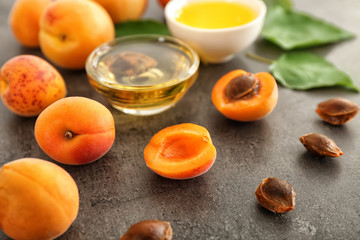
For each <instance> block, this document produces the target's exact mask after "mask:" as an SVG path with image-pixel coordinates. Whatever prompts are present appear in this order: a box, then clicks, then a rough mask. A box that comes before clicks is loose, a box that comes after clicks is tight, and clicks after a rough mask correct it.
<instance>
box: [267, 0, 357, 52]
mask: <svg viewBox="0 0 360 240" xmlns="http://www.w3.org/2000/svg"><path fill="white" fill-rule="evenodd" d="M261 34H262V37H263V38H265V39H267V40H269V41H270V42H272V43H275V44H277V45H278V46H279V47H281V48H282V49H285V50H290V49H298V48H306V47H314V46H318V45H322V44H327V43H333V42H338V41H341V40H346V39H350V38H352V37H354V35H353V34H352V33H350V32H348V31H345V30H342V29H341V28H338V27H337V26H335V25H333V24H330V23H327V22H325V21H323V20H321V19H317V18H314V17H312V16H310V15H308V14H305V13H301V12H296V11H294V10H290V9H285V8H283V7H280V6H276V7H273V8H271V9H270V10H269V11H268V14H267V16H266V20H265V24H264V28H263V31H262V33H261Z"/></svg>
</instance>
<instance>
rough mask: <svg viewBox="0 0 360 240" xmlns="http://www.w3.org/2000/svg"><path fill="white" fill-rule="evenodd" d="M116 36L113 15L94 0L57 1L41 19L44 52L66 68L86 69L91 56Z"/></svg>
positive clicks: (47, 8)
mask: <svg viewBox="0 0 360 240" xmlns="http://www.w3.org/2000/svg"><path fill="white" fill-rule="evenodd" d="M114 36H115V28H114V25H113V22H112V20H111V18H110V15H109V14H108V13H107V12H106V10H105V9H104V8H103V7H102V6H101V5H100V4H98V3H96V2H94V1H89V0H62V1H54V2H52V3H51V4H49V5H48V6H47V7H46V9H45V10H44V12H43V14H42V16H41V18H40V33H39V41H40V48H41V51H42V52H43V54H44V55H45V56H46V57H47V58H48V59H49V60H50V61H52V62H53V63H54V64H56V65H58V66H60V67H63V68H68V69H83V68H84V67H85V62H86V59H87V57H88V55H89V54H90V53H91V52H92V51H93V50H94V49H95V48H96V47H98V46H99V45H101V44H102V43H105V42H107V41H110V40H112V39H114Z"/></svg>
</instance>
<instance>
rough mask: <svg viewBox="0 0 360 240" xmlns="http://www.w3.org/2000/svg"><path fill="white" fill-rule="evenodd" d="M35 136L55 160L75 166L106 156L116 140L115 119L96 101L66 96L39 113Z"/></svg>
mask: <svg viewBox="0 0 360 240" xmlns="http://www.w3.org/2000/svg"><path fill="white" fill-rule="evenodd" d="M35 138H36V141H37V143H38V144H39V146H40V147H41V149H42V150H43V151H44V152H45V153H46V154H48V155H49V156H50V157H51V158H53V159H54V160H56V161H58V162H61V163H65V164H71V165H80V164H87V163H90V162H93V161H95V160H97V159H99V158H100V157H102V156H103V155H104V154H105V153H107V152H108V150H109V149H110V148H111V146H112V144H113V143H114V140H115V124H114V118H113V116H112V114H111V112H110V111H109V110H108V109H107V108H106V107H105V106H104V105H102V104H101V103H99V102H97V101H95V100H92V99H89V98H85V97H67V98H63V99H61V100H59V101H56V102H55V103H53V104H51V105H50V106H49V107H47V108H46V109H45V110H44V111H43V112H42V113H41V114H40V115H39V117H38V118H37V120H36V122H35Z"/></svg>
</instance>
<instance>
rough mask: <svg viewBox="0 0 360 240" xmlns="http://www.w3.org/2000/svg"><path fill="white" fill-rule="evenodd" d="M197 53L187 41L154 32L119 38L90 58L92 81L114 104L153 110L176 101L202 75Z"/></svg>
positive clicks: (125, 108) (123, 108)
mask: <svg viewBox="0 0 360 240" xmlns="http://www.w3.org/2000/svg"><path fill="white" fill-rule="evenodd" d="M199 63H200V61H199V57H198V55H197V53H196V52H195V51H194V50H193V49H192V48H191V47H189V46H188V45H187V44H186V43H184V42H182V41H181V40H178V39H176V38H173V37H169V36H164V35H154V34H143V35H132V36H127V37H121V38H117V39H114V40H112V41H110V42H107V43H105V44H103V45H100V46H99V47H97V48H96V49H95V50H94V51H93V52H92V53H91V54H90V55H89V57H88V59H87V61H86V67H85V68H86V72H87V75H88V79H89V82H90V84H91V86H92V87H93V88H94V89H95V90H96V91H98V92H99V93H101V94H102V95H103V96H104V97H105V98H106V99H107V100H108V101H109V103H110V104H111V106H113V107H114V108H116V109H118V110H120V111H122V112H124V113H127V114H132V115H152V114H157V113H160V112H163V111H165V110H167V109H168V108H170V107H172V106H174V105H175V104H176V103H177V102H178V101H179V100H180V99H181V98H182V97H183V96H184V94H185V93H186V91H187V90H188V89H189V88H190V87H191V86H192V84H193V83H194V82H195V80H196V79H197V76H198V68H199Z"/></svg>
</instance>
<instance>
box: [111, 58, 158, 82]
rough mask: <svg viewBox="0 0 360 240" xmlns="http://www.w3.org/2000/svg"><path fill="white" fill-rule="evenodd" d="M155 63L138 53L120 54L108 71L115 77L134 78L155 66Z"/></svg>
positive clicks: (152, 59) (153, 60)
mask: <svg viewBox="0 0 360 240" xmlns="http://www.w3.org/2000/svg"><path fill="white" fill-rule="evenodd" d="M157 64H158V63H157V61H156V60H155V59H154V58H152V57H149V56H147V55H144V54H142V53H138V52H122V53H120V54H119V55H118V56H117V59H116V60H115V61H114V62H112V63H111V65H110V70H111V72H113V73H114V74H115V75H119V76H127V77H134V76H137V75H139V74H141V73H144V72H146V71H148V70H149V69H151V68H154V67H156V66H157Z"/></svg>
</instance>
